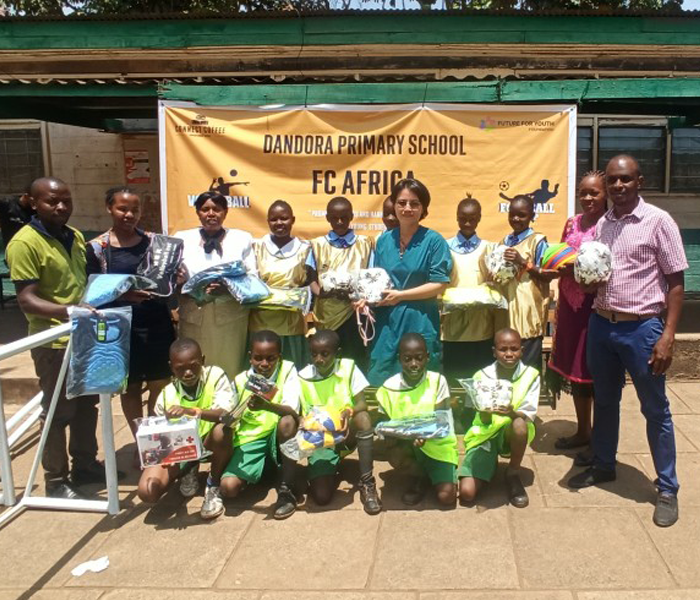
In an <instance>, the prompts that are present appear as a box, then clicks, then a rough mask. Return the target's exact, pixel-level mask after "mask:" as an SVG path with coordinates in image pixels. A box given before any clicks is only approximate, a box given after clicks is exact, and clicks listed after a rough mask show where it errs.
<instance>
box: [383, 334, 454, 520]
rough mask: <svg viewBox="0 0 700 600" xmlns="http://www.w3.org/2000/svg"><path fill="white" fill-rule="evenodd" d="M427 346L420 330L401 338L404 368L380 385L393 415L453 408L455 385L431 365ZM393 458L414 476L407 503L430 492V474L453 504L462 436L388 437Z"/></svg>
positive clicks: (447, 503)
mask: <svg viewBox="0 0 700 600" xmlns="http://www.w3.org/2000/svg"><path fill="white" fill-rule="evenodd" d="M428 359H429V356H428V347H427V345H426V343H425V339H424V338H423V336H422V335H420V334H418V333H406V334H404V335H403V337H402V338H401V341H400V342H399V362H400V364H401V369H402V372H401V373H397V374H396V375H394V376H393V377H390V378H389V379H387V380H386V381H385V382H384V384H383V385H382V387H380V388H379V389H378V390H377V402H378V403H379V410H380V412H382V413H383V414H384V415H386V417H388V418H389V419H403V418H407V417H415V416H419V415H425V414H428V413H432V412H434V411H435V410H449V398H450V390H449V388H448V387H447V381H446V380H445V377H444V376H443V375H441V374H440V373H436V372H434V371H428V370H427V369H426V367H427V365H428ZM387 449H388V451H389V462H390V463H391V466H392V467H394V468H396V469H406V470H409V471H410V472H412V473H413V474H414V475H415V477H414V480H413V482H412V485H411V486H410V487H409V489H408V490H407V491H406V492H405V493H404V494H403V496H402V498H401V499H402V500H403V502H404V504H408V505H409V506H414V505H416V504H418V503H419V502H421V500H423V498H424V497H425V494H426V491H427V488H428V485H427V483H428V480H429V481H430V483H431V484H432V485H433V487H434V488H435V491H436V493H437V498H438V501H439V502H440V504H441V505H443V506H454V503H455V498H456V485H455V484H456V483H457V476H456V473H457V463H458V461H459V454H458V452H457V438H456V436H455V435H454V433H452V434H451V435H449V436H448V437H445V438H442V439H434V440H424V439H417V440H415V441H413V442H410V441H404V440H392V439H390V438H387Z"/></svg>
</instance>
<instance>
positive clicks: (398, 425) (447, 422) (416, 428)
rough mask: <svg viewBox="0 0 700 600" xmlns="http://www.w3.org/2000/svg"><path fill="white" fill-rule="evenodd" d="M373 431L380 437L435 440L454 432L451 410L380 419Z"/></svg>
mask: <svg viewBox="0 0 700 600" xmlns="http://www.w3.org/2000/svg"><path fill="white" fill-rule="evenodd" d="M374 431H375V433H376V434H377V435H379V436H381V437H395V438H400V439H402V440H418V439H424V440H436V439H441V438H446V437H447V436H449V435H451V434H452V433H454V423H453V420H452V411H449V410H436V411H435V412H432V413H427V414H425V415H418V416H414V417H407V418H405V419H392V420H390V421H382V422H381V423H379V424H378V425H377V426H376V427H375V428H374Z"/></svg>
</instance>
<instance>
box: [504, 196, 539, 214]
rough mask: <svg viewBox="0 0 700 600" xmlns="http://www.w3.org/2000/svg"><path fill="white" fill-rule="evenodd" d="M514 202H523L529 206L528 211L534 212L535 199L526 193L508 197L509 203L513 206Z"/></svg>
mask: <svg viewBox="0 0 700 600" xmlns="http://www.w3.org/2000/svg"><path fill="white" fill-rule="evenodd" d="M516 202H524V203H525V204H527V205H528V206H529V207H530V212H531V213H534V212H535V199H534V198H533V197H532V196H528V195H527V194H518V195H517V196H514V197H513V198H511V199H510V205H511V206H513V204H515V203H516Z"/></svg>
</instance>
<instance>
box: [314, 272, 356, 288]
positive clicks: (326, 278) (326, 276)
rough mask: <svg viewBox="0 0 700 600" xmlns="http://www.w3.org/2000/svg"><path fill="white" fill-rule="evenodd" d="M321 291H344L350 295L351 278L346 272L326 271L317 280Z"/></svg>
mask: <svg viewBox="0 0 700 600" xmlns="http://www.w3.org/2000/svg"><path fill="white" fill-rule="evenodd" d="M319 283H320V284H321V289H323V290H325V291H327V292H331V291H344V292H348V293H350V292H351V291H352V289H353V276H352V274H351V273H350V272H348V271H326V272H325V273H321V276H320V278H319Z"/></svg>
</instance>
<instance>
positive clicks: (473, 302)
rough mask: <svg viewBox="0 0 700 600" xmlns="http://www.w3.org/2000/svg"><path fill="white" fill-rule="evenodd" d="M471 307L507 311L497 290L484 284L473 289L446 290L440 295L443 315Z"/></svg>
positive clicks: (455, 288) (506, 304)
mask: <svg viewBox="0 0 700 600" xmlns="http://www.w3.org/2000/svg"><path fill="white" fill-rule="evenodd" d="M471 306H493V307H494V308H500V309H503V310H507V309H508V302H507V300H506V299H505V298H504V297H503V295H502V294H501V293H500V292H499V291H498V290H496V289H494V288H492V287H491V286H489V285H488V284H485V283H482V284H481V285H476V286H474V287H453V288H447V289H446V290H445V293H444V294H443V295H442V312H443V313H451V312H455V311H458V310H467V309H469V308H470V307H471Z"/></svg>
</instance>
